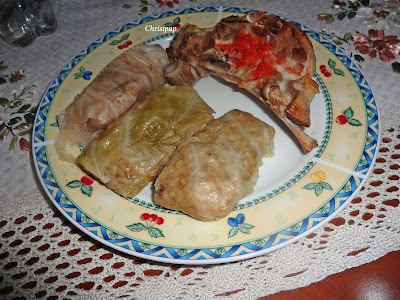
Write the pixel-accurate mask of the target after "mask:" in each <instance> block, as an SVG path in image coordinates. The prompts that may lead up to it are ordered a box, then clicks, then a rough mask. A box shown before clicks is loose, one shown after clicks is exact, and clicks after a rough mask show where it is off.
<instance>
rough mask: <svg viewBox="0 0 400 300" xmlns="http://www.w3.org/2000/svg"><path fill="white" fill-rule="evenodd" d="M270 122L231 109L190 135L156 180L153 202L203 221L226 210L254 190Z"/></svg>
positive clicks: (268, 152)
mask: <svg viewBox="0 0 400 300" xmlns="http://www.w3.org/2000/svg"><path fill="white" fill-rule="evenodd" d="M274 136H275V130H274V128H273V127H271V126H269V125H268V124H266V123H264V122H263V121H261V120H259V119H257V118H255V117H254V116H253V115H251V114H250V113H247V112H242V111H239V110H232V111H230V112H228V113H227V114H225V115H224V116H222V117H221V118H219V119H216V120H214V121H212V122H211V123H209V124H208V125H207V126H206V127H205V128H204V130H202V131H200V132H198V133H197V134H196V135H194V136H192V137H190V138H189V139H187V140H186V142H184V143H183V144H182V145H181V146H180V147H179V149H178V150H177V151H176V152H175V153H174V154H173V155H172V156H171V159H170V161H169V163H168V165H167V166H166V167H165V168H164V170H163V171H162V172H161V173H160V175H159V177H158V178H157V180H156V182H155V194H154V202H155V203H156V204H158V205H160V206H163V207H166V208H169V209H174V210H180V211H182V212H184V213H186V214H188V215H190V216H192V217H193V218H196V219H198V220H201V221H214V220H218V219H220V218H222V217H224V216H226V215H228V214H229V213H230V212H231V211H232V210H233V208H234V207H235V205H236V204H237V203H238V202H239V200H240V199H241V198H243V197H244V196H247V195H249V194H251V193H252V192H253V187H254V185H255V184H256V182H257V179H258V177H259V174H258V168H259V166H261V165H262V158H263V157H265V156H272V155H273V154H274V150H273V149H274V146H273V139H274Z"/></svg>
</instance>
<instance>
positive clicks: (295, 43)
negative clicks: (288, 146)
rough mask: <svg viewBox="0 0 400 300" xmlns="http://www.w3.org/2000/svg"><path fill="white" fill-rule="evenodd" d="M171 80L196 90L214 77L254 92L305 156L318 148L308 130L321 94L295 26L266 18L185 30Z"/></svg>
mask: <svg viewBox="0 0 400 300" xmlns="http://www.w3.org/2000/svg"><path fill="white" fill-rule="evenodd" d="M167 52H168V56H169V59H170V63H169V65H168V66H167V68H166V76H167V78H168V79H169V80H170V81H171V82H172V83H173V84H176V85H193V84H194V83H195V82H196V81H197V80H199V79H201V78H202V77H205V76H208V75H209V74H210V73H212V74H215V75H218V76H219V77H221V78H223V79H225V80H226V81H228V82H232V83H235V84H237V85H238V86H240V87H242V88H244V89H246V90H248V91H250V92H251V93H252V94H253V95H255V96H256V97H257V98H258V99H260V100H262V101H263V102H264V103H265V104H266V105H267V106H268V107H270V108H271V109H272V110H273V111H274V112H275V114H277V115H278V117H279V118H281V119H282V121H283V122H284V123H285V124H286V125H287V126H288V127H289V128H290V130H291V131H292V132H293V133H294V134H295V136H296V138H297V139H298V140H299V142H300V144H301V146H302V148H303V150H304V151H305V152H306V153H307V152H309V151H311V150H312V149H313V148H315V147H316V146H317V142H316V141H315V140H314V139H313V138H311V137H309V136H308V135H307V134H306V133H304V131H303V127H304V126H305V127H309V126H310V104H311V101H312V99H313V98H314V96H315V94H316V93H317V92H318V85H317V83H316V82H314V81H313V80H312V79H311V77H312V76H313V74H314V73H315V55H314V50H313V47H312V44H311V41H310V40H309V38H308V37H307V35H306V34H305V33H304V32H303V31H302V30H300V29H299V28H298V27H297V26H296V25H295V24H294V23H289V22H286V21H284V20H282V19H279V18H277V17H274V16H270V15H268V14H266V13H265V12H253V13H249V14H247V15H245V16H243V17H238V16H231V17H228V18H225V19H222V20H221V22H220V23H218V24H217V25H216V26H215V27H213V28H210V29H205V30H203V29H200V28H198V27H197V26H195V25H191V24H187V25H185V26H184V27H183V28H182V29H181V31H180V32H179V33H178V35H177V36H176V37H175V38H174V40H173V42H172V44H171V46H170V47H169V48H168V49H167Z"/></svg>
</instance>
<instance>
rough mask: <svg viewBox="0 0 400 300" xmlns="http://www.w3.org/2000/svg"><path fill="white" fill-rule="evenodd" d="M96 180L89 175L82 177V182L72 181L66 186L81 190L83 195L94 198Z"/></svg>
mask: <svg viewBox="0 0 400 300" xmlns="http://www.w3.org/2000/svg"><path fill="white" fill-rule="evenodd" d="M93 182H94V179H93V178H92V177H90V176H88V175H84V176H82V178H81V179H80V180H72V181H70V182H68V183H67V184H66V186H67V187H70V188H73V189H74V188H80V189H81V192H82V194H84V195H86V196H89V197H90V196H92V192H93V186H92V184H93Z"/></svg>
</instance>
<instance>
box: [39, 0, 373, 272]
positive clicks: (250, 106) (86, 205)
mask: <svg viewBox="0 0 400 300" xmlns="http://www.w3.org/2000/svg"><path fill="white" fill-rule="evenodd" d="M249 11H251V10H248V9H239V8H234V7H228V8H227V7H207V8H191V9H184V10H176V11H171V12H168V13H164V14H162V15H156V16H152V17H146V18H143V19H141V20H137V21H134V22H132V23H129V24H126V25H125V26H123V27H121V28H118V29H115V30H113V31H112V32H109V33H107V34H105V35H104V36H102V37H100V38H99V39H98V40H96V41H95V42H93V43H91V44H90V45H89V46H88V47H87V48H86V49H84V50H82V51H81V52H80V53H79V54H78V55H76V56H75V57H74V58H73V59H72V60H71V62H69V63H68V64H67V65H66V66H65V67H64V68H63V70H62V71H61V72H60V73H59V74H58V75H57V77H56V78H55V79H54V81H53V82H52V83H51V84H50V86H49V88H48V90H47V92H46V94H45V95H44V97H43V99H42V101H41V103H40V106H39V109H38V113H37V116H36V120H35V125H34V133H33V151H34V159H35V165H36V169H37V173H38V176H39V178H40V180H41V182H42V184H43V187H44V188H45V190H46V192H47V194H48V196H49V197H50V199H51V200H52V201H53V203H54V205H55V206H56V207H57V208H58V209H59V210H60V211H61V212H62V213H63V214H64V215H65V216H66V217H67V218H68V219H69V220H70V221H71V222H72V223H73V224H74V225H75V226H76V227H78V228H79V229H81V230H82V231H83V232H85V233H87V234H88V235H90V236H92V237H93V238H95V239H96V240H98V241H100V242H101V243H103V244H105V245H108V246H111V247H113V248H115V249H117V250H120V251H123V252H126V253H129V254H132V255H135V256H138V257H142V258H146V259H150V260H155V261H161V262H169V263H182V264H213V263H225V262H230V261H237V260H242V259H247V258H251V257H255V256H258V255H262V254H265V253H268V252H270V251H273V250H276V249H279V248H281V247H283V246H285V245H287V244H290V243H293V242H294V241H296V240H298V239H299V238H301V237H303V236H305V235H308V234H309V233H310V232H312V231H314V230H315V229H317V228H318V227H319V226H321V225H322V224H324V223H326V222H328V221H329V220H330V219H332V218H333V217H334V216H335V215H336V214H337V213H338V212H339V211H340V210H341V209H343V207H345V206H346V204H347V203H348V202H349V201H351V199H352V198H354V196H355V194H356V193H357V191H358V190H359V189H360V188H361V186H362V185H363V183H364V181H365V179H366V178H367V176H368V174H369V172H370V170H371V168H372V165H373V163H374V160H375V154H376V150H377V149H378V141H379V131H380V130H379V116H378V110H377V106H376V102H375V99H374V96H373V94H372V92H371V89H370V87H369V85H368V83H367V81H366V79H365V77H364V76H363V74H362V73H361V72H360V70H359V69H358V68H357V66H356V65H355V64H354V63H353V62H352V61H351V60H350V58H348V57H347V56H346V55H345V54H344V53H343V52H342V51H341V50H340V49H339V48H338V47H336V46H335V45H334V44H332V43H331V42H329V41H328V40H327V39H326V38H324V37H323V36H321V35H320V34H318V33H316V32H314V31H312V30H310V29H308V28H307V27H304V26H302V25H300V24H297V25H298V26H299V27H300V28H301V29H302V30H304V31H305V32H306V34H307V35H308V36H309V37H310V39H311V41H312V44H313V46H314V49H315V54H316V58H317V73H316V74H315V76H314V79H315V80H316V81H317V82H318V84H319V87H320V93H319V94H318V95H317V96H316V97H315V99H314V100H313V102H312V107H311V124H312V125H311V127H310V128H308V129H307V130H306V132H307V133H308V134H309V135H310V136H312V137H313V138H315V139H316V140H317V141H318V144H319V146H318V148H316V149H314V150H313V151H312V152H311V153H308V154H304V153H303V152H302V150H301V149H300V146H299V144H298V142H297V141H296V140H295V138H294V137H293V135H292V134H291V133H290V132H289V131H288V130H287V129H286V127H285V126H284V125H283V123H282V122H281V121H280V120H279V119H277V118H276V117H275V116H274V114H273V113H271V112H270V111H269V110H268V109H267V108H266V107H265V106H264V105H263V104H261V103H260V101H259V100H256V99H254V98H253V97H252V96H250V95H249V94H248V93H246V92H245V91H243V90H241V89H239V88H237V87H235V86H232V85H229V84H226V83H224V82H223V81H222V80H219V79H216V78H213V77H209V78H205V79H202V80H201V81H199V82H198V83H196V85H195V89H196V90H197V91H198V92H199V94H200V96H202V97H203V99H204V100H205V101H206V102H207V103H208V104H209V105H210V106H211V107H212V108H213V109H214V110H215V111H216V115H215V116H216V117H219V116H221V115H222V114H224V113H226V112H228V111H229V110H231V109H233V108H237V109H240V110H243V111H248V112H250V113H252V114H253V115H254V116H255V117H257V118H259V119H261V120H263V121H265V122H267V123H269V124H270V125H272V126H273V127H274V128H275V130H276V138H275V152H276V154H275V156H274V157H273V158H269V159H264V164H263V166H262V167H261V168H260V178H259V180H258V182H257V184H256V186H255V190H254V193H253V194H251V195H249V196H248V197H246V198H244V199H242V200H241V201H240V202H239V204H238V205H237V206H236V208H235V210H234V211H233V212H232V213H231V214H230V215H229V216H228V217H226V218H223V219H221V220H219V221H216V222H201V221H197V220H194V219H192V218H190V217H188V216H186V215H184V214H182V213H180V212H175V211H170V210H167V209H164V208H162V207H159V206H156V205H154V203H153V201H152V197H151V189H152V184H149V186H147V187H146V188H145V189H144V190H143V191H142V192H141V193H140V194H139V195H137V197H135V198H132V199H125V198H123V197H120V196H118V195H117V194H115V193H113V192H112V191H111V190H109V189H107V188H106V187H105V186H104V185H102V184H99V183H98V182H96V181H94V182H93V183H92V182H91V181H90V180H88V179H87V178H86V177H85V174H84V173H83V172H82V170H81V169H80V168H78V167H77V166H75V165H74V164H68V163H65V162H62V161H60V160H59V159H58V157H57V154H56V152H55V149H54V145H53V143H54V140H55V138H56V136H57V135H58V133H59V128H58V124H57V116H58V115H59V114H60V112H61V111H62V110H64V109H65V108H66V106H67V105H69V104H70V103H71V102H72V101H73V99H74V97H75V96H76V94H78V93H80V92H81V91H82V90H83V89H84V88H85V86H87V85H88V84H89V83H90V81H91V80H92V79H93V78H94V77H95V75H96V74H98V73H99V72H100V71H101V70H102V69H103V68H104V67H105V66H106V65H107V64H108V63H109V62H110V61H111V60H112V59H114V58H115V57H117V56H118V55H119V54H121V53H122V52H123V51H125V50H126V49H127V48H124V47H123V45H125V43H126V42H127V41H131V42H132V44H131V45H132V46H133V45H136V44H140V43H159V44H161V45H162V46H164V47H167V46H168V45H169V43H170V41H171V40H172V38H173V34H172V33H170V32H165V33H164V32H159V31H146V26H149V25H151V26H153V27H157V26H167V27H171V26H174V27H177V28H179V27H180V26H182V25H183V24H185V23H192V24H196V25H198V26H199V27H202V28H207V27H211V26H214V25H215V24H216V23H217V22H218V21H219V20H220V19H221V18H223V17H227V16H229V15H233V14H235V15H241V14H244V13H247V12H249ZM147 28H149V27H147ZM130 47H131V46H130ZM322 65H324V66H325V68H326V69H327V70H328V71H329V72H330V74H331V75H328V76H326V72H324V73H325V74H324V73H322V72H321V68H320V67H321V66H322ZM338 116H341V117H339V118H342V119H343V118H345V120H346V123H345V124H339V123H337V122H335V120H336V119H337V118H338ZM343 116H344V117H343ZM72 151H77V153H79V149H78V148H77V147H76V149H72ZM145 213H147V214H150V215H153V219H155V216H157V217H159V218H158V222H154V221H151V218H150V219H146V220H144V218H143V217H142V218H141V216H142V215H143V214H145ZM160 220H162V221H160Z"/></svg>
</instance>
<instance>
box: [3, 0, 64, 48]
mask: <svg viewBox="0 0 400 300" xmlns="http://www.w3.org/2000/svg"><path fill="white" fill-rule="evenodd" d="M56 27H57V20H56V17H55V14H54V11H53V8H52V7H51V4H50V2H49V1H48V0H0V37H1V38H2V39H3V40H5V41H6V42H7V43H9V44H11V45H13V46H18V47H25V46H28V45H29V44H31V43H32V42H33V40H34V39H35V38H37V37H38V36H42V35H48V34H51V33H53V32H54V31H55V30H56Z"/></svg>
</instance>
